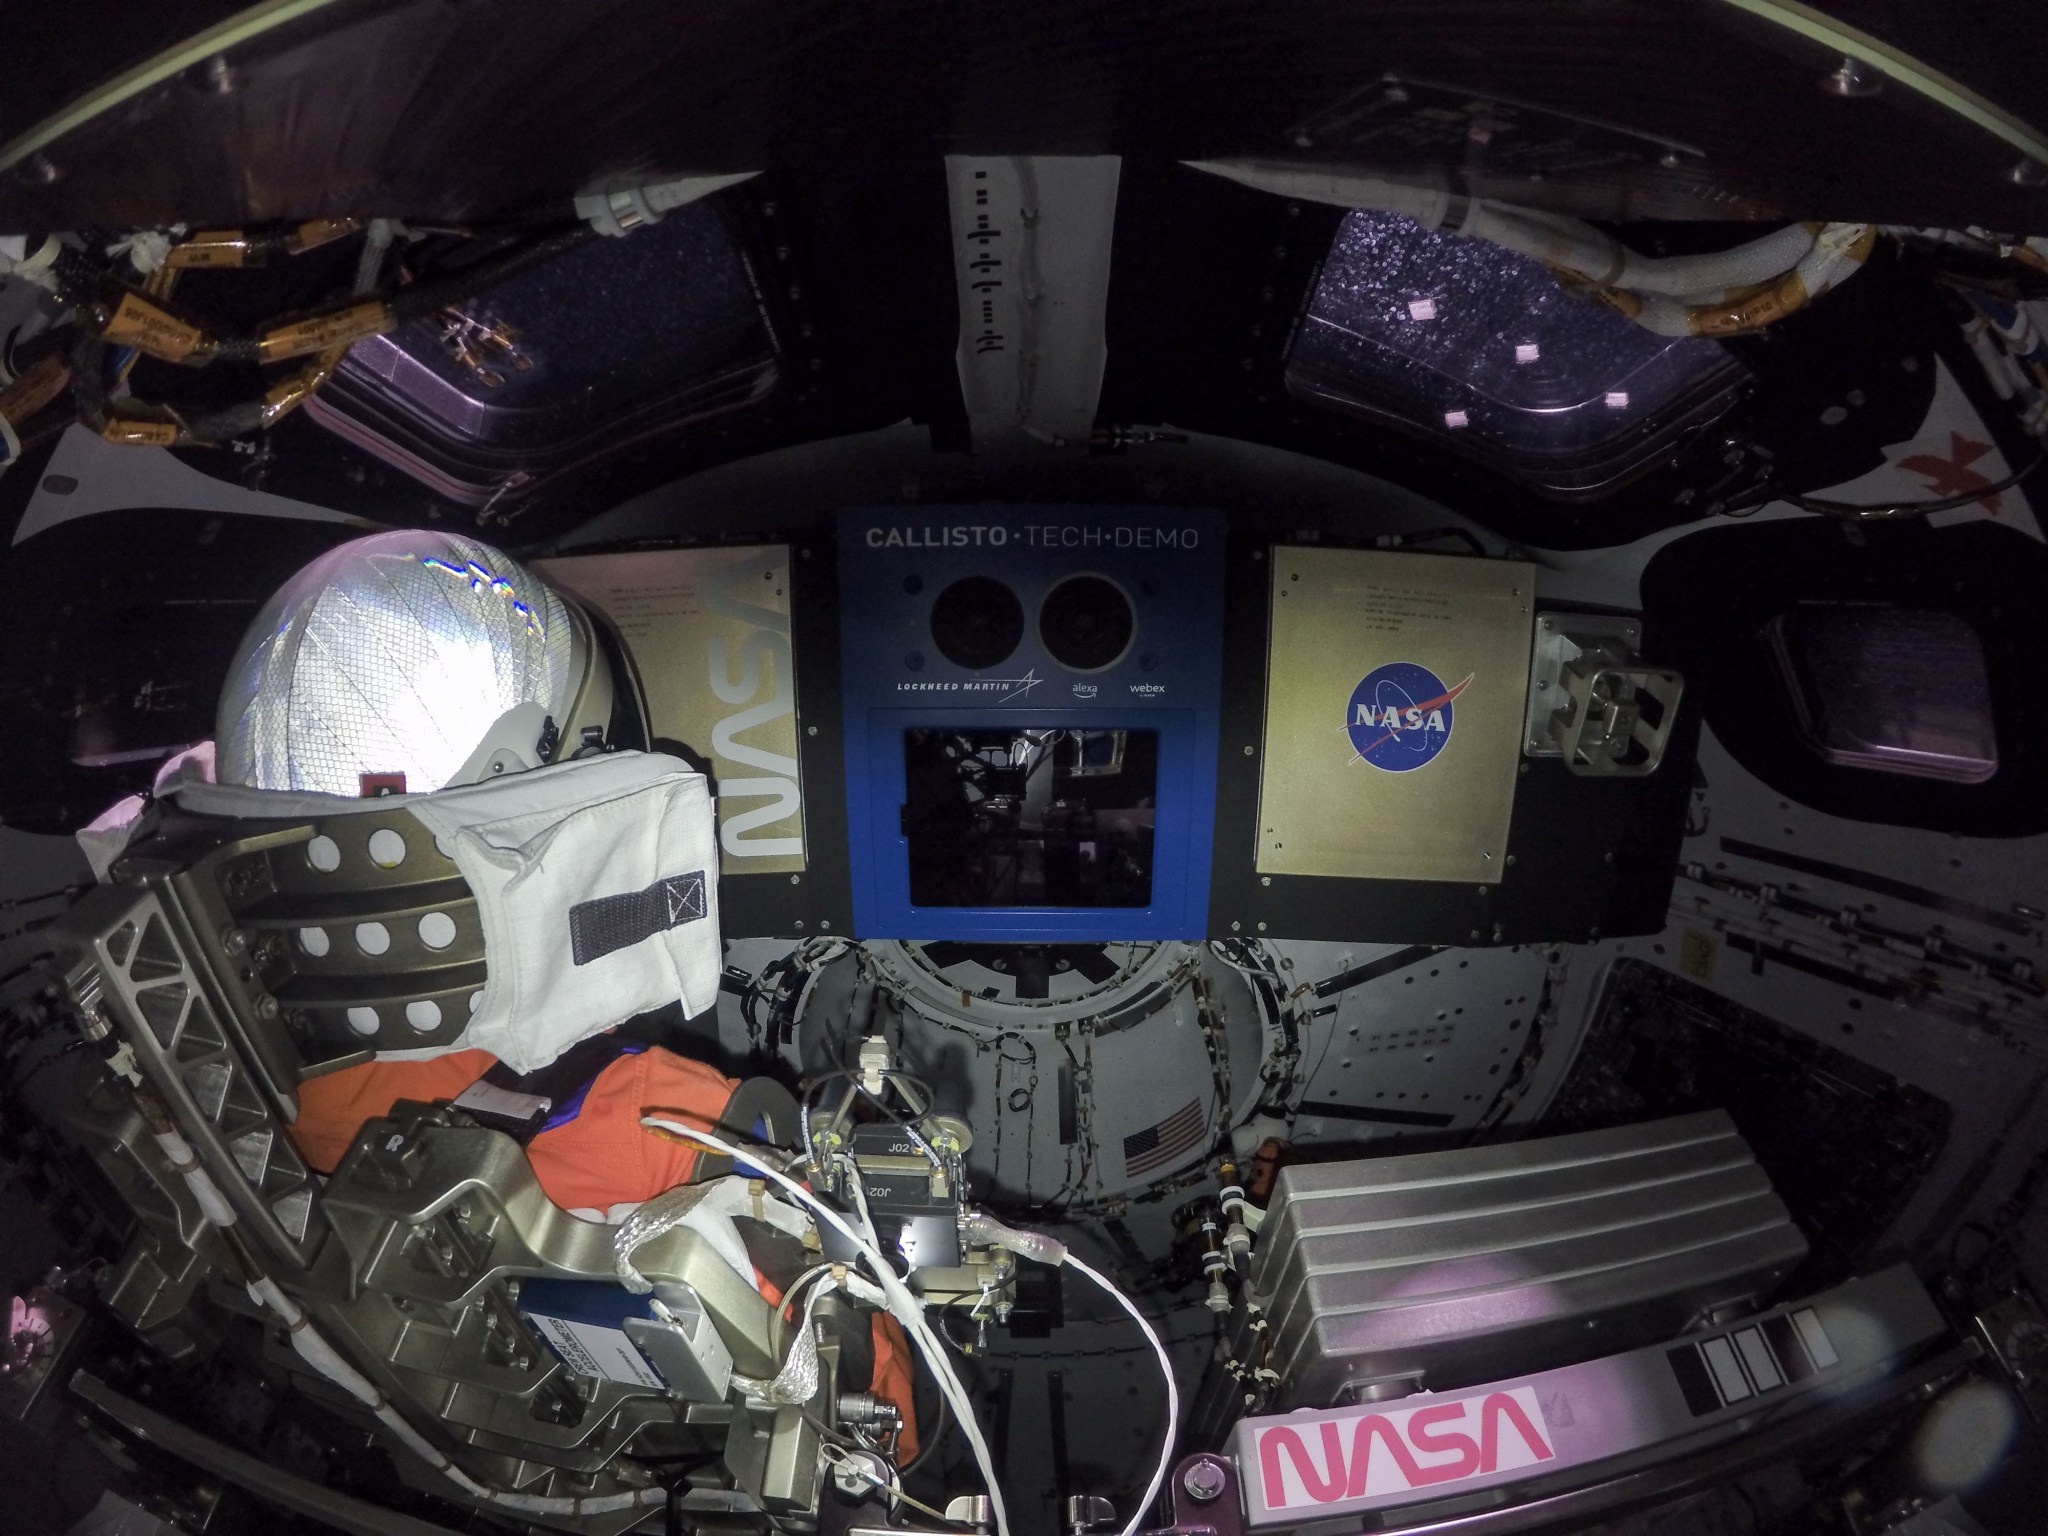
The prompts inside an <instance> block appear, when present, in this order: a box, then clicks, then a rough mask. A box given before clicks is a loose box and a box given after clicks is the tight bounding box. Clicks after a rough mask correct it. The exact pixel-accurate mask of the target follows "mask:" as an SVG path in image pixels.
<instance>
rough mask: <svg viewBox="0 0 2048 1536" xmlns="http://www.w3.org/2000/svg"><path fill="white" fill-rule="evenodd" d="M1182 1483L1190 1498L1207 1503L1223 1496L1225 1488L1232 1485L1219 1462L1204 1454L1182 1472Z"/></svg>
mask: <svg viewBox="0 0 2048 1536" xmlns="http://www.w3.org/2000/svg"><path fill="white" fill-rule="evenodd" d="M1180 1485H1181V1487H1182V1488H1184V1489H1186V1490H1187V1495H1188V1497H1189V1498H1191V1499H1194V1500H1196V1501H1197V1502H1199V1503H1203V1504H1207V1503H1208V1502H1209V1501H1210V1500H1211V1499H1216V1498H1221V1497H1222V1495H1223V1490H1224V1489H1225V1488H1228V1487H1229V1486H1230V1478H1229V1476H1228V1475H1227V1474H1226V1473H1225V1472H1224V1470H1223V1468H1222V1467H1221V1466H1220V1465H1219V1464H1218V1463H1216V1462H1214V1461H1211V1460H1210V1459H1209V1458H1208V1457H1206V1456H1204V1457H1202V1458H1201V1459H1200V1460H1199V1461H1197V1462H1195V1463H1194V1464H1193V1465H1192V1466H1190V1467H1189V1468H1188V1469H1187V1471H1185V1472H1183V1473H1181V1475H1180Z"/></svg>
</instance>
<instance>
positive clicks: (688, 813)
mask: <svg viewBox="0 0 2048 1536" xmlns="http://www.w3.org/2000/svg"><path fill="white" fill-rule="evenodd" d="M210 766H211V765H210V763H206V764H200V763H197V762H195V763H193V764H192V765H191V766H190V767H186V768H184V770H183V771H182V772H180V773H177V774H166V775H165V777H164V778H163V779H162V780H160V781H159V786H158V792H159V794H160V795H162V796H164V797H165V798H167V799H171V800H173V801H175V802H176V803H177V804H178V805H179V806H180V807H181V808H182V809H184V810H187V811H190V812H192V813H194V814H196V815H203V816H233V817H250V818H260V819H267V820H279V819H285V818H291V817H301V816H303V817H309V818H310V817H333V816H337V815H349V814H353V813H358V812H362V811H389V810H391V809H392V808H394V807H401V806H402V807H403V808H404V809H405V810H406V811H407V812H409V813H410V814H411V815H412V817H413V818H414V819H415V820H416V821H418V822H419V823H420V825H421V826H423V827H424V828H426V830H427V831H428V832H429V833H431V834H432V835H433V837H434V840H435V843H436V845H437V846H438V847H440V848H441V850H442V851H443V852H444V853H446V854H447V855H448V856H449V857H450V858H452V859H453V860H454V861H455V865H456V868H458V869H459V870H460V871H461V872H462V877H463V879H464V880H465V881H467V882H468V884H469V888H470V890H471V892H472V893H473V894H474V895H475V897H476V902H477V913H478V916H479V918H480V919H481V923H482V927H483V936H484V964H485V966H486V968H487V970H488V972H489V979H488V980H487V981H486V982H485V984H484V993H483V998H482V1000H481V1001H480V1002H479V1003H478V1004H477V1007H476V1011H475V1012H474V1013H473V1014H471V1016H470V1020H469V1024H468V1027H467V1028H465V1029H464V1030H463V1032H462V1034H461V1035H459V1036H458V1037H457V1038H455V1039H454V1040H452V1041H450V1042H448V1043H447V1044H445V1045H440V1046H431V1047H426V1048H422V1049H419V1050H407V1051H384V1052H380V1053H379V1054H380V1056H381V1058H382V1059H384V1060H390V1061H418V1060H423V1059H425V1058H427V1057H431V1056H442V1055H446V1054H448V1053H449V1052H451V1051H461V1050H486V1051H489V1052H490V1053H491V1054H492V1055H494V1056H496V1057H497V1058H498V1059H499V1060H500V1061H503V1062H505V1063H506V1064H507V1065H508V1066H510V1067H511V1068H512V1069H513V1070H514V1071H517V1072H532V1071H535V1070H537V1069H539V1068H541V1067H544V1066H546V1065H547V1064H548V1063H549V1062H551V1061H553V1060H554V1059H555V1058H556V1057H557V1056H560V1055H561V1054H562V1053H563V1052H564V1051H566V1050H568V1049H569V1047H570V1046H572V1045H574V1044H576V1042H577V1041H579V1040H584V1039H587V1038H588V1037H589V1036H591V1035H595V1034H599V1033H602V1032H603V1031H604V1030H607V1029H610V1028H612V1027H613V1026H614V1025H617V1024H623V1023H624V1022H625V1021H626V1020H628V1019H630V1018H632V1017H633V1016H634V1015H635V1014H640V1013H646V1012H648V1011H649V1010H651V1009H655V1008H661V1007H665V1006H666V1005H667V1004H669V1003H671V1002H676V1001H680V1002H681V1003H682V1005H683V1010H684V1012H685V1013H686V1014H697V1013H702V1012H703V1011H704V1010H705V1009H707V1008H710V1007H711V1006H713V1004H715V1003H716V1002H717V1000H718V977H719V972H720V969H721V967H722V965H723V956H722V951H721V949H720V946H719V938H718V841H717V828H716V821H715V817H714V815H713V808H712V799H711V793H710V790H709V788H708V786H707V785H706V783H705V780H704V776H703V775H702V774H700V773H696V772H693V771H691V770H690V769H689V768H688V767H687V766H685V765H684V764H683V763H681V762H680V761H678V760H677V759H675V758H672V757H665V756H662V755H660V754H657V753H647V752H612V753H607V754H605V755H604V756H601V757H587V758H583V759H580V760H578V761H575V762H568V763H557V764H555V765H554V766H552V767H547V768H536V769H533V770H532V771H530V772H527V773H519V774H508V775H506V776H505V777H503V778H498V779H491V780H489V781H488V782H486V783H482V784H470V785H464V786H462V787H461V788H458V789H444V790H440V791H438V792H437V793H434V794H431V795H390V796H386V797H383V798H381V799H368V800H355V799H348V798H344V797H341V796H336V795H318V794H304V793H295V792H291V791H281V790H264V789H248V788H244V787H242V786H240V785H232V784H213V783H209V782H206V781H205V778H204V777H202V775H203V774H204V772H205V770H206V769H207V768H209V767H210ZM139 810H140V804H139V802H138V804H137V805H135V806H133V807H130V806H128V805H127V804H126V802H124V803H123V804H122V805H121V806H117V807H115V808H114V809H113V810H111V811H109V813H108V815H107V816H106V817H103V818H102V821H104V822H106V823H107V826H106V828H105V830H104V831H102V832H101V833H99V834H98V837H97V838H96V840H95V842H93V843H87V842H86V840H85V839H84V838H81V839H80V841H81V843H82V844H85V846H86V847H87V849H88V853H89V854H93V855H97V857H95V858H94V869H95V872H96V873H99V874H100V876H101V878H102V879H104V878H105V865H106V864H107V863H111V862H112V860H113V858H114V857H116V856H117V855H118V851H119V848H120V846H121V845H122V844H123V843H125V842H126V840H127V837H128V835H129V834H130V833H131V832H132V823H133V817H134V814H135V812H137V811H139ZM95 825H96V826H97V825H98V824H97V823H96V824H95ZM102 840H103V841H102Z"/></svg>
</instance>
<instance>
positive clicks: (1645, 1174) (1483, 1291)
mask: <svg viewBox="0 0 2048 1536" xmlns="http://www.w3.org/2000/svg"><path fill="white" fill-rule="evenodd" d="M1805 1254H1806V1240H1805V1238H1804V1237H1802V1236H1801V1235H1800V1233H1799V1231H1798V1229H1797V1228H1796V1227H1794V1226H1793V1225H1792V1222H1791V1218H1790V1217H1789V1215H1788V1214H1787V1212H1786V1210H1785V1206H1784V1204H1783V1202H1781V1201H1780V1200H1779V1199H1778V1196H1777V1194H1776V1193H1775V1192H1774V1191H1773V1190H1772V1188H1771V1184H1770V1180H1769V1179H1768V1178H1767V1177H1766V1175H1765V1174H1764V1171H1763V1169H1762V1168H1761V1167H1759V1166H1758V1164H1757V1162H1756V1158H1755V1156H1754V1154H1752V1153H1751V1151H1750V1150H1749V1147H1748V1145H1747V1144H1746V1143H1745V1142H1744V1141H1743V1140H1742V1138H1741V1136H1739V1135H1738V1134H1737V1133H1736V1130H1735V1126H1734V1124H1733V1122H1732V1121H1730V1120H1729V1118H1728V1116H1727V1115H1726V1114H1724V1113H1722V1112H1721V1111H1719V1110H1713V1111H1709V1112H1707V1113H1704V1114H1697V1115H1685V1116H1681V1117H1679V1118H1677V1119H1672V1120H1662V1121H1657V1122H1654V1123H1652V1124H1647V1125H1635V1126H1626V1127H1623V1128H1621V1129H1618V1130H1610V1131H1593V1132H1588V1133H1585V1134H1581V1135H1574V1136H1557V1137H1551V1138H1548V1139H1546V1140H1540V1141H1527V1142H1518V1143H1512V1144H1508V1145H1503V1146H1492V1147H1479V1148H1472V1149H1468V1150H1462V1151H1453V1152H1429V1153H1421V1154H1417V1155H1414V1156H1408V1157H1388V1158H1374V1159H1369V1160H1364V1161H1358V1162H1345V1163H1322V1164H1315V1165H1297V1166H1295V1167H1290V1168H1288V1169H1286V1170H1284V1171H1283V1172H1282V1173H1281V1175H1280V1178H1279V1183H1278V1186H1277V1188H1276V1191H1275V1194H1274V1198H1273V1203H1272V1206H1271V1208H1270V1210H1269V1213H1268V1216H1267V1219H1266V1222H1265V1225H1264V1229H1263V1232H1262V1235H1261V1237H1260V1240H1259V1248H1258V1254H1257V1257H1256V1259H1255V1262H1254V1267H1253V1275H1252V1280H1253V1288H1254V1290H1255V1291H1256V1293H1257V1294H1258V1295H1259V1296H1260V1297H1261V1298H1262V1301H1263V1304H1264V1306H1265V1308H1266V1313H1267V1319H1268V1322H1269V1325H1270V1327H1271V1329H1272V1336H1273V1354H1272V1365H1273V1368H1274V1369H1275V1370H1276V1371H1277V1372H1278V1373H1279V1375H1280V1378H1281V1381H1282V1383H1283V1385H1282V1389H1281V1405H1282V1406H1288V1407H1299V1406H1304V1405H1311V1406H1325V1405H1329V1404H1333V1403H1337V1402H1341V1401H1346V1400H1351V1399H1355V1398H1358V1397H1360V1396H1362V1395H1377V1391H1376V1389H1379V1390H1398V1389H1401V1388H1405V1387H1412V1386H1414V1385H1416V1384H1418V1383H1419V1384H1420V1385H1423V1386H1426V1387H1428V1388H1430V1389H1432V1390H1440V1389H1442V1388H1445V1387H1456V1386H1462V1385H1466V1384H1469V1383H1472V1382H1477V1381H1486V1380H1491V1379H1495V1378H1497V1377H1499V1376H1500V1375H1502V1374H1503V1373H1504V1372H1508V1371H1531V1370H1542V1369H1546V1368H1548V1367H1550V1366H1554V1365H1561V1364H1564V1363H1567V1362H1569V1361H1571V1360H1574V1359H1580V1358H1583V1357H1584V1356H1585V1355H1586V1354H1587V1353H1588V1352H1589V1350H1595V1349H1597V1350H1599V1351H1603V1352H1604V1351H1611V1350H1614V1349H1624V1348H1628V1347H1631V1346H1633V1345H1637V1344H1642V1343H1646V1342H1648V1341H1649V1340H1651V1339H1654V1338H1657V1337H1660V1336H1663V1335H1666V1334H1671V1333H1676V1332H1678V1331H1679V1330H1681V1329H1683V1328H1684V1327H1686V1326H1687V1324H1688V1323H1690V1322H1691V1321H1693V1320H1694V1319H1695V1318H1698V1317H1700V1316H1701V1315H1703V1314H1705V1313H1707V1312H1710V1311H1712V1310H1713V1309H1715V1308H1717V1307H1722V1306H1727V1305H1731V1304H1733V1303H1737V1302H1740V1301H1743V1300H1745V1299H1748V1298H1759V1297H1762V1296H1764V1295H1765V1294H1766V1293H1768V1292H1769V1291H1770V1289H1771V1288H1772V1287H1773V1286H1774V1285H1775V1284H1777V1283H1778V1282H1779V1281H1780V1280H1782V1279H1783V1278H1784V1277H1785V1276H1786V1275H1787V1274H1789V1273H1790V1272H1791V1270H1792V1268H1793V1267H1794V1266H1795V1265H1796V1264H1797V1263H1798V1262H1799V1261H1800V1260H1801V1259H1802V1258H1803V1257H1805Z"/></svg>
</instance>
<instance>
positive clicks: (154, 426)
mask: <svg viewBox="0 0 2048 1536" xmlns="http://www.w3.org/2000/svg"><path fill="white" fill-rule="evenodd" d="M100 436H101V437H104V438H105V439H106V440H107V441H108V442H110V443H121V444H123V445H125V446H128V447H134V448H173V447H176V446H177V442H178V429H177V427H176V426H175V425H174V424H173V423H171V422H168V421H138V420H135V419H133V418H131V417H121V416H116V417H113V418H112V419H110V420H109V421H108V422H107V424H106V425H105V426H104V427H101V428H100Z"/></svg>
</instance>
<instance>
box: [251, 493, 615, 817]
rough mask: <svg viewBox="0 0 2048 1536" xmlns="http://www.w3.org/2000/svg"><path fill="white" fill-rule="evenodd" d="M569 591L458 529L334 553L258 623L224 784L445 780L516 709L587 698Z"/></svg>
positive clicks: (310, 787)
mask: <svg viewBox="0 0 2048 1536" xmlns="http://www.w3.org/2000/svg"><path fill="white" fill-rule="evenodd" d="M573 649H574V646H573V641H572V638H571V630H570V622H569V616H568V613H567V611H566V610H565V609H564V607H563V606H562V600H561V599H560V598H559V597H557V596H555V594H554V593H553V592H551V591H549V590H548V589H547V587H545V586H543V585H542V584H541V582H540V580H539V579H538V578H537V577H535V576H534V575H533V574H532V573H531V572H529V571H528V570H526V568H525V567H523V566H521V565H520V564H519V563H518V562H517V561H515V560H512V559H510V558H509V557H507V556H506V555H503V554H501V553H499V552H498V551H497V550H495V549H492V548H490V547H489V546H488V545H484V544H479V543H477V542H476V541H475V540H473V539H465V538H461V537H458V536H457V535H454V534H446V533H434V532H426V531H420V530H405V531H400V532H395V533H379V534H373V535H371V536H370V537H369V538H365V539H357V540H354V541H353V542H351V543H348V544H344V545H342V546H340V547H339V548H338V549H333V550H330V551H328V553H326V554H325V555H322V556H321V557H320V558H319V559H318V560H315V561H314V562H313V563H312V564H311V565H308V566H307V567H306V568H305V569H304V570H302V571H300V572H299V573H298V574H297V575H296V576H294V577H292V579H291V580H290V581H288V582H286V583H285V584H284V586H283V587H282V588H281V589H280V590H279V591H278V593H277V595H276V596H275V597H273V598H272V599H271V600H270V602H269V603H268V604H266V605H265V607H264V609H263V611H262V612H261V613H260V614H258V615H257V618H256V622H255V623H254V624H253V625H251V626H250V629H249V633H248V634H247V635H246V636H245V637H244V638H243V641H242V646H241V649H240V651H239V652H237V654H236V657H235V664H234V667H233V670H232V671H231V672H230V673H229V675H228V683H227V687H226V689H225V690H224V691H223V693H222V695H221V702H220V715H219V720H218V726H217V737H218V742H219V777H220V781H221V782H222V783H226V784H243V785H247V786H249V787H251V788H254V789H285V790H301V791H312V792H315V793H320V794H330V795H349V796H355V795H359V794H361V793H362V776H363V775H364V774H366V773H367V774H388V773H402V774H404V775H405V788H406V791H407V792H408V793H411V794H420V793H425V792H430V791H433V790H436V789H439V788H441V787H442V786H443V785H445V784H446V783H447V782H448V780H449V778H450V777H451V776H452V775H453V774H454V773H455V771H456V770H457V769H459V768H460V767H461V766H462V765H463V763H464V762H465V761H467V760H468V758H469V756H470V754H471V753H472V752H474V751H475V750H476V748H477V746H478V745H479V743H481V742H482V740H483V738H484V737H485V735H486V734H487V733H488V732H489V731H490V729H491V727H492V726H493V725H494V724H495V723H496V722H497V720H498V718H499V717H500V716H501V715H503V714H504V713H505V711H506V710H508V709H511V708H513V707H514V706H515V705H519V704H525V703H537V704H541V705H543V706H545V707H547V708H548V709H549V710H550V711H553V712H559V711H561V710H562V709H565V708H566V707H567V706H568V705H569V704H570V703H571V702H572V697H571V696H572V694H573V692H574V690H575V686H576V679H575V678H574V677H573V676H572V675H571V673H572V666H573V660H572V658H573Z"/></svg>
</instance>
